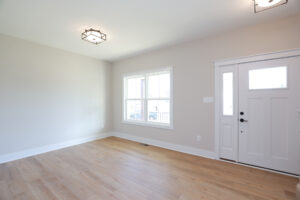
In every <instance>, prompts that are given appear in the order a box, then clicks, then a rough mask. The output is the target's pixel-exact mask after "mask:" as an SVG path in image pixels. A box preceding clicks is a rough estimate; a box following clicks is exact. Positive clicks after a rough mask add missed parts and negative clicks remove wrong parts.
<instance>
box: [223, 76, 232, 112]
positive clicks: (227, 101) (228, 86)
mask: <svg viewBox="0 0 300 200" xmlns="http://www.w3.org/2000/svg"><path fill="white" fill-rule="evenodd" d="M223 115H230V116H232V115H233V72H227V73H223Z"/></svg>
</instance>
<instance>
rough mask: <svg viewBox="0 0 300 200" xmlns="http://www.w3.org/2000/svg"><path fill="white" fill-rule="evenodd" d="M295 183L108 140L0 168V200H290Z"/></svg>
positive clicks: (153, 148)
mask: <svg viewBox="0 0 300 200" xmlns="http://www.w3.org/2000/svg"><path fill="white" fill-rule="evenodd" d="M297 182H298V181H297V179H296V178H293V177H289V176H285V175H281V174H275V173H272V172H266V171H262V170H259V169H253V168H249V167H245V166H238V165H234V164H231V163H225V162H221V161H217V160H211V159H206V158H202V157H197V156H192V155H188V154H184V153H179V152H175V151H171V150H166V149H162V148H158V147H154V146H143V145H141V144H139V143H136V142H132V141H128V140H124V139H120V138H116V137H110V138H106V139H103V140H97V141H94V142H90V143H86V144H81V145H77V146H73V147H69V148H65V149H62V150H58V151H53V152H49V153H45V154H41V155H37V156H33V157H29V158H25V159H21V160H17V161H14V162H10V163H5V164H1V165H0V200H6V199H9V200H10V199H30V200H31V199H33V200H34V199H45V200H46V199H51V200H52V199H66V200H71V199H72V200H79V199H83V200H96V199H97V200H98V199H105V200H132V199H139V200H153V199H155V200H168V199H170V200H176V199H178V200H194V199H205V200H218V199H222V200H223V199H225V200H226V199H228V200H232V199H239V200H250V199H251V200H269V199H272V200H292V199H294V198H295V186H296V183H297Z"/></svg>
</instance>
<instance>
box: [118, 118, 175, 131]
mask: <svg viewBox="0 0 300 200" xmlns="http://www.w3.org/2000/svg"><path fill="white" fill-rule="evenodd" d="M122 123H123V124H130V125H136V126H145V127H151V128H160V129H168V130H174V127H173V126H172V125H171V124H170V125H162V124H159V123H149V122H147V123H145V122H138V121H126V120H123V121H122Z"/></svg>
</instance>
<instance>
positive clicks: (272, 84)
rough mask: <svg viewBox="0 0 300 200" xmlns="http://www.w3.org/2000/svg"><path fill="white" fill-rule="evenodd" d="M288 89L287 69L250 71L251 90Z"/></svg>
mask: <svg viewBox="0 0 300 200" xmlns="http://www.w3.org/2000/svg"><path fill="white" fill-rule="evenodd" d="M278 88H287V67H273V68H264V69H254V70H249V89H250V90H258V89H278Z"/></svg>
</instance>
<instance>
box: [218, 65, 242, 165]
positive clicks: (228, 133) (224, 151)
mask: <svg viewBox="0 0 300 200" xmlns="http://www.w3.org/2000/svg"><path fill="white" fill-rule="evenodd" d="M219 72H220V73H219V76H220V80H221V81H220V89H221V104H220V108H221V109H220V110H221V115H220V127H219V130H220V140H219V147H220V157H221V158H223V159H228V160H234V161H237V156H238V148H237V147H238V134H237V131H238V129H237V126H238V121H237V117H238V116H237V105H238V102H237V65H230V66H226V67H222V68H221V69H220V70H219Z"/></svg>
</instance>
